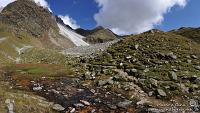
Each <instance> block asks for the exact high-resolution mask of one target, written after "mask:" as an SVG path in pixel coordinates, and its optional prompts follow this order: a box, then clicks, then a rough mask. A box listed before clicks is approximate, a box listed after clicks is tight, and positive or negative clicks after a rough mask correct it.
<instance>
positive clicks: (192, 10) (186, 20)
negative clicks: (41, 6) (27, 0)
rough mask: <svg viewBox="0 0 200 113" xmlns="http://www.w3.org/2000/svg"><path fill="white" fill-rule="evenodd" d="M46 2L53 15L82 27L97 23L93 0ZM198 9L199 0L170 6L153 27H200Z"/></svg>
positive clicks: (53, 0) (165, 28) (85, 27)
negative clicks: (168, 10)
mask: <svg viewBox="0 0 200 113" xmlns="http://www.w3.org/2000/svg"><path fill="white" fill-rule="evenodd" d="M47 2H48V3H49V5H50V8H51V9H52V10H53V13H54V14H55V15H69V16H70V17H71V18H73V19H74V20H75V21H76V22H77V24H78V25H79V26H80V27H82V28H84V29H92V28H94V27H96V25H97V22H96V21H95V19H94V15H95V14H96V13H98V12H99V10H100V8H99V7H98V4H97V3H96V2H95V0H47ZM199 11H200V0H190V1H189V2H188V3H187V5H186V6H185V7H184V8H183V7H179V6H174V7H172V9H171V11H170V12H168V13H166V14H164V21H163V22H162V23H161V24H159V25H154V27H156V28H158V29H162V30H165V31H166V30H171V29H175V28H180V27H183V26H186V27H188V26H191V27H200V13H199ZM119 13H120V12H119ZM113 18H115V17H113Z"/></svg>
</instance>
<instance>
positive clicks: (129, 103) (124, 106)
mask: <svg viewBox="0 0 200 113" xmlns="http://www.w3.org/2000/svg"><path fill="white" fill-rule="evenodd" d="M131 104H132V101H130V100H125V101H123V102H119V103H118V104H117V106H118V107H120V108H124V109H126V108H127V107H128V106H130V105H131Z"/></svg>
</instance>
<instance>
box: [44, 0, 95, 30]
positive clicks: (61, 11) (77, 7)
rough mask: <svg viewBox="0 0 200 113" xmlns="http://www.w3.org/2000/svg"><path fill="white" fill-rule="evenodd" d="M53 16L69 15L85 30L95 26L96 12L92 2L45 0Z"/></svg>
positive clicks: (84, 0)
mask: <svg viewBox="0 0 200 113" xmlns="http://www.w3.org/2000/svg"><path fill="white" fill-rule="evenodd" d="M47 2H48V3H49V5H50V8H51V9H52V10H53V13H54V15H66V14H67V15H69V16H70V17H71V18H73V19H74V20H76V22H77V24H78V25H80V26H81V27H82V28H85V29H92V28H94V27H95V26H96V22H95V20H94V14H95V13H97V12H98V7H97V3H96V2H95V1H94V0H47Z"/></svg>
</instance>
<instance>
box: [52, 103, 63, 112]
mask: <svg viewBox="0 0 200 113" xmlns="http://www.w3.org/2000/svg"><path fill="white" fill-rule="evenodd" d="M52 109H54V110H56V111H63V110H65V108H64V107H62V106H61V105H60V104H54V105H53V106H52Z"/></svg>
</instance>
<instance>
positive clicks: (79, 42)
mask: <svg viewBox="0 0 200 113" xmlns="http://www.w3.org/2000/svg"><path fill="white" fill-rule="evenodd" d="M58 27H59V29H60V34H61V35H63V36H64V37H66V38H68V39H69V40H71V41H72V42H73V43H74V44H75V45H76V46H89V44H88V43H86V42H85V41H84V40H83V38H85V37H83V36H81V35H79V34H77V33H75V32H74V31H72V30H70V29H68V28H67V27H65V26H63V25H61V24H59V23H58Z"/></svg>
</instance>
